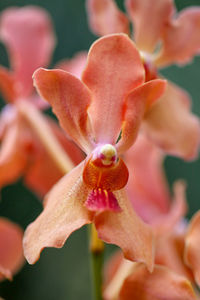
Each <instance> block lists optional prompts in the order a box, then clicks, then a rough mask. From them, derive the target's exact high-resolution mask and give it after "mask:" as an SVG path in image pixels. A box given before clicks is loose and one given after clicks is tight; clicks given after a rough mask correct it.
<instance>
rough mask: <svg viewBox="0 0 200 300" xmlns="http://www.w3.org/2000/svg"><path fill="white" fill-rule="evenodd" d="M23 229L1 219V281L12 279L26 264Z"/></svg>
mask: <svg viewBox="0 0 200 300" xmlns="http://www.w3.org/2000/svg"><path fill="white" fill-rule="evenodd" d="M22 237H23V232H22V230H21V228H20V227H19V226H18V225H17V224H14V223H12V222H10V221H9V220H7V219H5V218H0V280H3V279H5V278H8V279H11V278H12V275H13V274H15V273H16V272H17V271H18V270H19V269H20V268H21V267H22V264H23V262H24V257H23V249H22Z"/></svg>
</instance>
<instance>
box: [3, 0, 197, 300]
mask: <svg viewBox="0 0 200 300" xmlns="http://www.w3.org/2000/svg"><path fill="white" fill-rule="evenodd" d="M86 3H87V11H88V19H89V24H90V27H91V29H92V30H93V32H94V33H96V34H97V35H100V36H102V37H101V38H99V39H97V40H96V41H95V42H94V43H93V44H92V46H91V48H90V49H89V51H88V54H87V55H86V54H85V53H81V54H79V55H78V56H76V57H75V59H74V60H73V61H65V62H61V63H60V64H58V66H59V67H60V69H51V70H50V69H45V68H44V67H46V66H47V64H48V62H49V58H50V54H51V51H52V49H53V46H54V41H55V39H54V34H53V31H52V27H51V23H50V20H49V17H48V15H47V14H46V12H44V11H43V10H41V9H39V8H36V7H26V8H21V9H16V8H12V9H8V10H7V11H5V12H4V13H3V14H2V16H1V22H0V38H1V40H2V41H3V42H4V43H5V45H6V46H7V48H8V52H9V54H10V59H11V67H12V69H11V70H7V69H5V68H3V67H1V68H0V79H1V81H0V89H1V91H2V93H3V95H4V96H5V99H6V100H7V101H8V103H9V104H6V106H5V108H4V109H3V111H2V113H1V117H0V124H1V130H0V138H1V148H0V185H1V186H4V185H6V184H8V183H12V182H14V181H15V180H16V179H17V178H18V177H19V176H23V178H24V180H25V182H26V184H27V185H28V186H29V187H30V188H31V189H33V190H34V191H35V192H36V193H37V194H39V195H40V196H41V195H42V196H43V195H44V194H46V193H47V191H48V194H47V195H46V196H45V206H44V210H43V212H42V213H41V214H40V215H39V216H38V218H37V219H36V220H35V221H34V222H33V223H32V224H30V225H29V226H28V228H27V229H26V232H25V235H24V241H23V246H24V255H25V257H26V259H27V261H28V262H29V263H31V264H32V263H35V262H36V261H37V260H38V259H39V256H40V253H41V251H42V250H43V249H44V248H45V247H56V248H60V247H62V246H63V245H64V243H65V241H66V240H67V238H68V237H69V235H70V234H71V233H72V232H74V231H75V230H77V229H79V228H80V227H82V226H83V225H86V224H92V230H91V251H92V252H93V257H94V256H95V255H97V256H98V255H99V254H101V253H102V252H103V242H105V243H111V244H115V245H117V246H119V248H120V249H121V250H122V252H118V253H116V254H115V256H114V257H113V258H112V259H111V261H110V262H109V264H108V265H107V267H106V272H105V279H104V284H103V285H102V282H101V276H102V270H101V264H95V269H94V276H95V277H96V278H98V280H97V281H96V282H95V292H96V293H95V297H96V299H105V300H107V299H108V300H116V299H120V300H130V299H148V300H155V299H167V300H175V299H177V300H182V299H185V300H191V299H197V297H199V295H198V292H197V290H196V285H198V284H199V283H200V267H199V264H198V263H199V262H200V252H199V248H198V241H199V240H200V231H199V229H200V214H199V213H197V214H196V216H195V217H194V218H193V219H192V221H191V223H190V225H187V224H186V222H185V221H184V216H185V214H186V211H187V205H186V199H185V183H184V182H182V181H178V182H176V183H175V184H174V189H173V197H171V196H170V193H169V190H168V186H167V183H166V179H165V176H164V173H163V170H162V163H163V159H164V157H165V154H171V155H176V156H179V157H181V158H183V159H185V160H191V159H195V158H196V157H197V155H198V150H199V138H200V126H199V120H198V118H197V117H196V116H195V115H193V114H192V113H191V111H190V101H191V100H190V97H189V95H188V94H187V93H186V92H185V91H183V90H182V89H181V88H180V87H178V86H176V85H175V84H173V83H171V82H169V81H166V80H164V79H163V78H161V76H160V75H159V73H158V68H161V67H165V66H167V65H169V64H172V63H178V64H183V63H186V62H188V61H189V60H190V59H191V58H192V57H193V55H194V54H196V53H198V52H199V49H200V37H199V30H200V8H198V7H193V8H190V9H186V10H185V11H183V12H182V13H180V14H179V15H175V7H174V5H173V1H172V0H162V1H161V0H125V1H124V3H125V7H126V10H127V15H125V14H124V13H122V12H121V11H119V9H118V7H117V5H116V3H115V2H114V0H87V1H86ZM150 11H151V13H149V12H150ZM31 20H34V22H31ZM129 21H131V22H132V23H133V28H134V34H132V33H131V32H130V30H129V28H130V26H129ZM25 24H26V26H25ZM30 35H31V40H30V38H29V36H30ZM132 36H133V39H131V37H132ZM185 39H187V45H185ZM39 47H40V49H41V51H37V49H38V48H39ZM30 56H31V61H30ZM32 73H33V84H34V86H35V88H36V91H37V93H38V95H36V93H35V91H34V90H33V85H32V79H31V76H32ZM49 105H50V106H51V107H52V110H53V112H54V113H55V115H56V116H57V118H58V121H59V124H60V126H61V128H62V129H63V130H64V131H65V133H66V135H67V137H69V138H70V140H72V141H73V142H74V143H72V142H71V141H70V140H67V138H66V137H65V136H64V133H63V131H61V129H60V128H59V127H58V125H57V124H56V123H55V122H54V121H52V120H50V119H49V118H47V117H46V116H45V114H44V113H43V111H42V109H43V108H44V107H45V106H49ZM74 144H76V145H77V147H76V146H75V145H74ZM16 145H18V146H17V147H16ZM83 153H85V155H84V154H83ZM75 165H77V166H76V167H75ZM66 173H67V174H66ZM62 175H64V177H62ZM61 177H62V178H61ZM60 178H61V179H60ZM171 198H172V199H171ZM0 234H1V232H0ZM20 234H21V233H20ZM4 237H5V236H4ZM0 238H1V235H0ZM0 251H2V253H5V250H4V249H3V247H1V249H0ZM19 257H20V259H19ZM19 257H18V258H17V259H18V261H20V262H18V263H17V265H20V264H21V256H19ZM0 259H1V256H0ZM1 269H2V270H3V271H1ZM15 269H16V268H14V267H13V269H12V268H11V266H10V265H8V266H1V262H0V273H2V274H3V275H4V276H5V277H9V276H10V274H11V273H10V272H11V271H15ZM3 272H4V273H3Z"/></svg>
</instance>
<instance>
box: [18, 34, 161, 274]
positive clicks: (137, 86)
mask: <svg viewBox="0 0 200 300" xmlns="http://www.w3.org/2000/svg"><path fill="white" fill-rule="evenodd" d="M33 78H34V84H35V86H36V88H37V90H38V92H39V94H40V96H41V97H42V98H44V99H45V100H47V101H48V102H49V103H50V104H51V106H52V107H53V111H54V113H55V114H56V115H57V117H58V119H59V122H60V125H61V126H62V128H63V129H64V130H65V131H66V133H67V134H68V135H69V136H70V137H71V138H72V139H73V140H74V141H75V142H76V144H78V145H79V146H80V147H81V148H82V150H83V151H85V152H86V154H87V157H86V159H85V161H83V162H82V163H81V164H79V165H78V166H77V167H76V168H75V169H73V170H72V171H71V172H70V173H68V174H67V175H66V176H64V177H63V178H62V179H61V180H60V181H59V182H58V183H57V184H56V185H55V186H54V187H53V189H52V190H51V191H50V192H49V193H48V195H47V197H46V201H45V208H44V211H43V212H42V214H41V215H40V216H39V217H38V218H37V219H36V220H35V221H34V222H33V223H32V224H31V225H29V227H28V229H27V230H26V233H25V237H24V251H25V256H26V258H27V260H28V261H29V263H34V262H35V261H36V260H37V259H38V258H39V254H40V252H41V250H42V249H43V248H44V247H57V248H59V247H62V246H63V244H64V242H65V241H66V239H67V238H68V236H69V235H70V234H71V233H72V232H73V231H74V230H76V229H78V228H80V227H81V226H83V225H85V224H88V223H92V222H93V223H94V224H95V226H96V229H97V232H98V235H99V238H100V239H102V240H104V241H105V242H107V243H113V244H116V245H118V246H119V247H121V248H122V249H123V251H124V255H125V256H126V257H127V258H128V259H130V260H137V261H142V262H144V263H146V264H147V266H148V268H149V269H150V270H152V267H153V252H152V250H153V249H152V246H153V236H152V233H151V230H150V229H149V227H148V226H147V225H146V224H144V223H143V222H142V220H140V218H139V217H138V216H137V215H136V214H135V212H134V210H133V208H132V206H131V203H130V202H129V200H128V199H127V196H126V193H125V191H124V189H123V188H124V187H125V185H126V183H127V180H128V169H127V167H126V165H125V163H124V162H123V160H122V158H121V157H120V155H121V154H122V153H123V152H124V151H125V150H126V149H128V148H129V147H130V146H131V144H133V142H134V141H135V139H136V136H137V132H138V128H139V125H140V121H141V119H142V116H143V114H144V112H145V109H146V107H148V106H150V105H151V104H152V103H153V102H154V101H156V100H157V99H158V98H159V97H160V95H161V94H162V93H163V91H164V87H165V82H164V81H162V80H152V81H149V82H147V83H144V68H143V65H142V62H141V59H140V55H139V53H138V51H137V49H136V48H135V46H134V44H133V42H132V41H131V40H130V39H129V38H128V37H127V36H126V35H124V34H116V35H111V36H106V37H103V38H101V39H99V40H97V41H96V42H95V43H94V44H93V45H92V47H91V49H90V51H89V54H88V61H87V66H86V69H85V70H84V72H83V75H82V81H81V80H80V79H78V78H76V77H75V76H73V75H72V74H70V73H68V72H65V71H63V70H46V69H42V68H40V69H38V70H37V71H35V73H34V76H33ZM132 128H135V130H134V131H133V130H132ZM120 132H121V133H120ZM118 140H119V141H118Z"/></svg>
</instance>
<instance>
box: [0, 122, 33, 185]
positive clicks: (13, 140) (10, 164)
mask: <svg viewBox="0 0 200 300" xmlns="http://www.w3.org/2000/svg"><path fill="white" fill-rule="evenodd" d="M20 132H21V128H20V124H17V123H14V124H12V125H11V126H9V127H8V128H7V129H6V132H5V134H4V136H3V138H2V143H1V148H0V186H3V185H6V184H9V183H11V182H13V181H15V180H17V179H18V178H19V177H20V176H21V175H22V173H23V171H24V169H25V167H26V164H27V156H26V153H25V151H24V148H23V134H20ZM16 145H17V147H16Z"/></svg>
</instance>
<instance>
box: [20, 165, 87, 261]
mask: <svg viewBox="0 0 200 300" xmlns="http://www.w3.org/2000/svg"><path fill="white" fill-rule="evenodd" d="M83 164H84V162H83V163H81V164H80V165H78V166H77V167H76V168H74V169H73V170H72V171H71V172H70V173H68V174H67V175H65V176H64V177H63V178H62V179H61V180H60V181H59V182H58V183H57V184H56V185H55V186H54V187H53V189H52V190H51V191H50V192H49V194H48V195H47V199H46V202H45V208H44V211H43V212H42V214H41V215H40V216H39V217H38V218H37V219H36V220H35V221H34V222H33V223H32V224H31V225H29V226H28V228H27V230H26V232H25V236H24V253H25V257H26V259H27V260H28V262H29V263H31V264H33V263H35V262H36V261H37V260H38V258H39V255H40V252H41V251H42V250H43V249H44V248H45V247H55V248H61V247H62V246H63V244H64V243H65V241H66V239H67V238H68V236H69V235H70V234H71V233H72V232H73V231H75V230H77V229H78V228H80V227H82V226H83V225H85V224H88V223H91V221H92V217H93V214H92V213H91V212H89V211H88V210H87V209H86V208H85V206H84V205H83V204H84V201H85V200H86V199H87V195H88V193H89V191H88V189H87V188H86V186H85V185H84V183H83V182H82V178H81V176H82V170H83Z"/></svg>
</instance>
